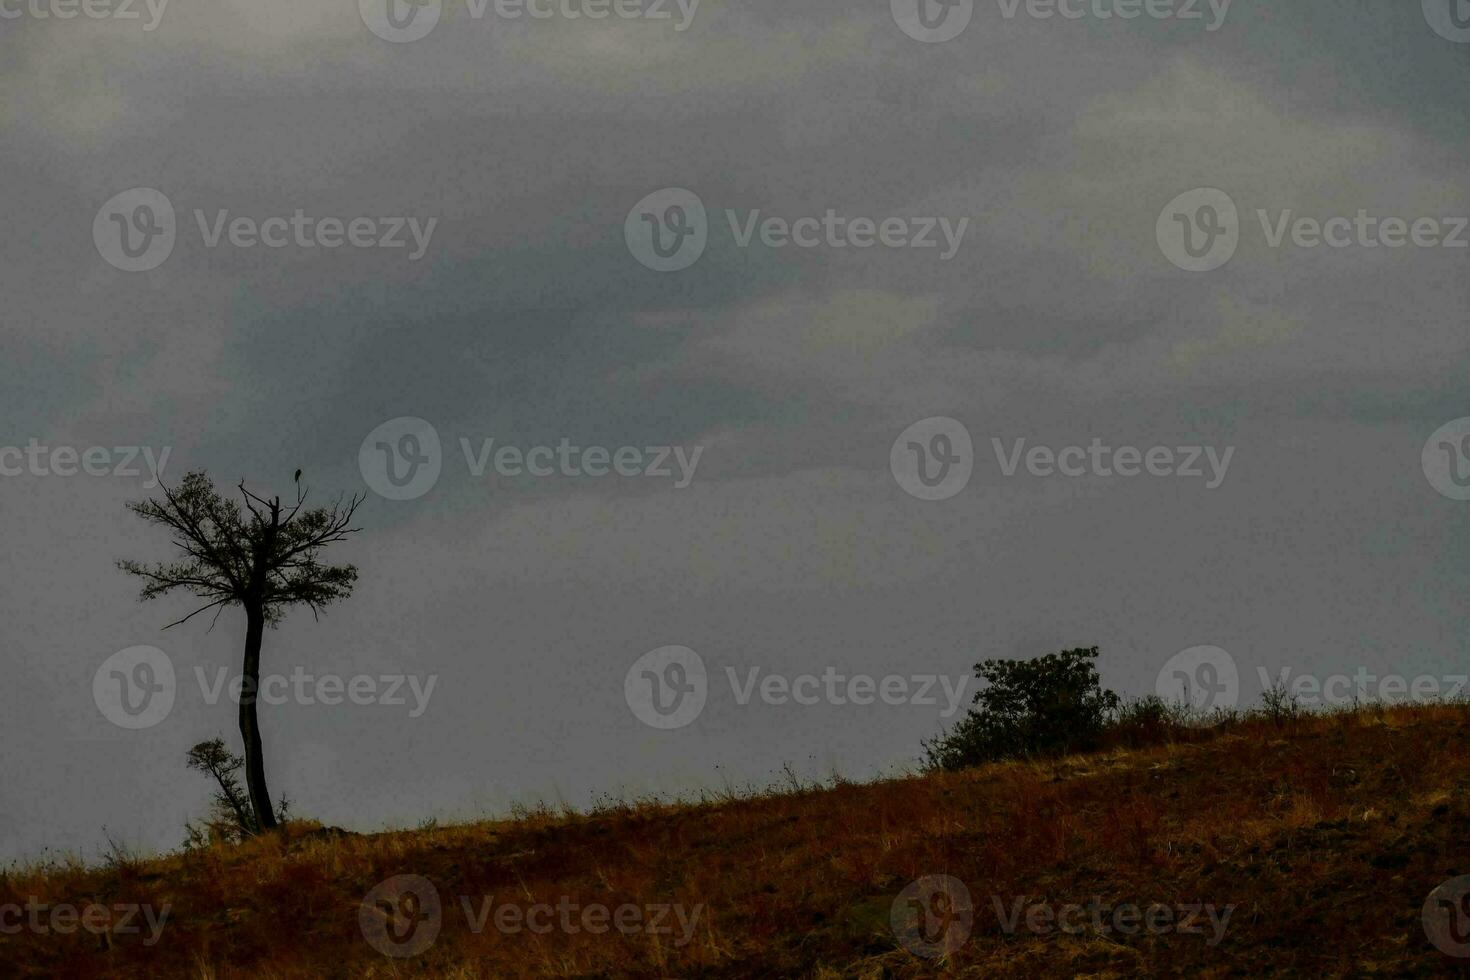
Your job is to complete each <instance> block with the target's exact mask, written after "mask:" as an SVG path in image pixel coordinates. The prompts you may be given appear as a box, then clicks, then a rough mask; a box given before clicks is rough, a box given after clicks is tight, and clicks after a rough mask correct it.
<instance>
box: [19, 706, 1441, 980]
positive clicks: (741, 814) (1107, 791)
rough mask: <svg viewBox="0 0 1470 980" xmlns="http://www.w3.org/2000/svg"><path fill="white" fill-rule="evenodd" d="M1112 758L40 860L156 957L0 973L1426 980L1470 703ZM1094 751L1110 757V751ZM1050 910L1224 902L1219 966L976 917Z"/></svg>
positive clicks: (121, 956)
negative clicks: (908, 930)
mask: <svg viewBox="0 0 1470 980" xmlns="http://www.w3.org/2000/svg"><path fill="white" fill-rule="evenodd" d="M1117 719H1130V720H1129V721H1128V722H1127V724H1123V723H1122V721H1121V720H1119V721H1117V722H1116V723H1115V727H1114V728H1112V729H1111V730H1110V731H1111V732H1112V733H1113V735H1116V736H1117V737H1119V738H1121V739H1124V740H1132V741H1134V742H1139V743H1141V742H1143V740H1144V739H1145V738H1147V737H1149V736H1148V734H1147V733H1150V732H1153V733H1162V734H1163V741H1161V742H1157V743H1154V744H1147V745H1142V744H1141V745H1140V746H1139V747H1135V748H1123V747H1121V746H1117V747H1104V748H1103V749H1101V750H1099V751H1096V752H1093V753H1090V754H1085V755H1064V756H1057V757H1049V758H1041V757H1033V758H1030V759H1025V760H1016V761H1009V762H1000V763H992V764H987V765H982V766H978V767H975V768H971V769H967V770H965V771H963V772H935V773H930V774H928V775H924V776H919V777H913V778H906V779H897V780H889V781H884V782H879V783H869V784H852V783H842V784H835V785H831V786H828V787H824V788H822V789H816V788H813V787H811V786H809V785H808V786H804V787H803V791H802V792H799V793H775V792H772V793H768V794H766V795H762V796H759V797H755V798H745V799H735V800H730V801H727V802H722V803H707V804H703V805H692V804H685V803H674V802H649V801H645V802H641V803H640V802H631V803H628V804H626V805H622V806H613V805H608V806H604V807H603V808H601V809H600V810H599V811H598V812H595V813H590V814H578V813H572V812H569V811H567V810H565V809H564V808H557V809H544V808H543V809H531V810H527V811H525V812H524V813H523V816H522V818H521V819H519V820H516V821H509V822H491V823H481V824H474V825H468V826H456V827H451V826H439V825H435V824H426V825H424V826H423V827H421V828H420V829H418V830H405V831H399V832H390V833H381V834H372V835H363V836H357V835H348V834H343V833H341V832H333V831H327V830H325V829H323V828H319V827H316V826H315V825H312V824H307V823H292V824H289V825H288V826H287V827H286V830H285V832H284V833H283V834H282V835H274V834H272V835H264V836H261V837H256V838H251V839H247V840H245V841H244V842H243V843H240V844H235V845H226V844H223V843H216V844H213V845H210V846H206V847H201V848H197V849H190V850H185V851H182V852H180V853H177V854H173V855H170V856H166V857H161V858H157V859H153V860H146V861H141V862H139V861H137V860H136V859H132V858H130V859H129V860H128V861H126V862H122V863H115V864H112V865H107V866H94V867H83V866H82V865H80V864H78V863H76V862H65V861H62V862H56V861H53V862H51V863H50V864H49V865H47V866H40V867H36V868H17V869H12V870H11V871H10V872H8V873H6V874H4V875H3V876H0V902H22V903H23V902H24V901H26V899H27V897H30V896H34V897H36V898H37V899H39V900H41V901H51V902H59V901H65V900H71V901H77V900H79V899H86V898H89V897H100V899H101V900H104V901H106V902H109V903H111V902H140V903H141V902H151V903H153V904H154V905H155V906H159V905H162V904H164V903H167V904H168V905H169V906H170V909H171V914H170V917H169V920H168V923H167V925H166V926H165V927H164V932H163V939H162V941H161V942H159V943H158V944H157V945H155V946H153V947H144V946H143V945H142V944H141V942H140V937H139V936H136V935H115V936H109V937H107V938H106V939H105V940H104V941H102V942H99V941H98V940H97V938H96V937H94V936H91V935H87V934H76V935H69V936H57V935H49V936H39V935H35V934H32V933H22V934H20V935H3V934H0V962H3V963H4V971H5V973H6V975H7V976H12V975H13V976H20V977H89V976H108V977H115V978H122V980H133V978H145V977H146V978H153V977H193V978H211V980H237V978H239V980H244V978H256V977H269V978H273V980H295V978H307V977H311V978H323V977H325V978H339V977H340V978H349V977H350V978H353V980H357V978H368V980H372V978H404V977H418V976H425V977H448V978H457V980H471V978H478V977H534V976H554V977H589V976H598V977H619V978H635V977H650V976H659V977H707V978H746V977H748V978H756V977H774V976H783V977H800V978H811V980H835V978H854V980H859V978H862V980H870V978H876V977H891V978H901V980H907V978H919V977H933V976H936V975H937V976H950V977H962V978H979V977H1055V976H1073V975H1081V974H1087V975H1098V976H1177V975H1189V976H1220V977H1223V976H1262V975H1271V976H1279V977H1314V978H1315V977H1341V976H1366V975H1377V976H1394V977H1406V976H1422V977H1429V976H1441V975H1446V973H1449V972H1451V971H1452V970H1453V969H1454V967H1455V963H1454V961H1451V960H1448V959H1447V958H1445V957H1444V956H1443V955H1442V954H1440V953H1438V952H1437V951H1435V950H1434V949H1433V947H1432V946H1430V944H1429V942H1428V941H1427V939H1426V938H1425V935H1424V931H1423V928H1422V926H1421V924H1420V908H1421V906H1422V904H1423V902H1424V900H1425V897H1426V895H1427V894H1428V893H1429V891H1430V889H1432V888H1433V887H1435V886H1436V885H1437V884H1439V883H1440V882H1441V881H1443V880H1444V879H1445V878H1447V877H1449V876H1452V875H1455V874H1460V873H1466V872H1467V871H1470V869H1467V868H1466V867H1465V866H1464V865H1463V864H1461V863H1458V861H1459V858H1458V857H1457V855H1459V854H1460V853H1462V850H1463V848H1462V844H1463V841H1464V838H1465V834H1466V832H1467V831H1470V754H1467V753H1465V752H1464V751H1463V746H1464V744H1465V743H1466V740H1467V739H1470V710H1467V708H1466V706H1464V705H1463V704H1456V705H1435V706H1423V707H1384V706H1372V707H1367V708H1362V709H1359V710H1343V711H1338V712H1323V713H1299V714H1296V715H1292V716H1281V717H1280V719H1279V722H1278V720H1276V719H1275V718H1273V717H1272V716H1271V715H1270V713H1269V712H1265V711H1255V712H1240V713H1236V714H1233V715H1228V716H1227V715H1222V716H1219V717H1217V718H1216V720H1215V723H1213V724H1204V723H1200V722H1198V720H1196V723H1195V724H1193V725H1191V726H1188V727H1186V728H1182V729H1179V730H1175V729H1174V728H1173V727H1172V726H1173V722H1172V721H1171V715H1170V714H1169V712H1168V711H1167V710H1165V709H1163V708H1161V707H1160V706H1159V705H1157V704H1153V703H1148V704H1145V705H1142V706H1139V705H1135V706H1133V707H1132V708H1126V707H1125V708H1123V709H1122V710H1121V711H1120V713H1119V714H1118V716H1117ZM1107 737H1110V736H1106V735H1105V739H1104V740H1105V741H1106V739H1107ZM399 874H418V875H423V876H424V877H426V878H428V879H429V880H430V881H432V882H433V883H434V885H435V887H436V888H437V889H438V891H439V894H440V897H441V899H442V902H443V921H442V930H441V931H440V933H439V935H438V937H437V939H436V941H435V942H434V943H433V945H432V946H430V947H429V948H427V949H426V950H424V951H423V952H422V953H420V954H419V955H418V956H416V957H414V958H412V959H405V960H392V959H388V958H386V957H384V956H382V955H381V954H380V953H378V952H376V951H375V950H374V949H372V948H371V947H370V946H369V945H368V944H367V943H366V942H365V941H364V939H363V935H362V933H361V931H360V928H359V923H358V910H359V906H360V904H361V903H362V901H363V898H364V896H365V895H366V894H367V893H368V891H369V890H370V889H372V888H373V887H374V886H375V885H377V884H378V883H379V882H381V881H383V880H385V879H387V878H389V877H391V876H394V875H399ZM931 874H947V875H952V876H954V877H956V878H958V879H960V880H961V881H964V882H965V883H966V884H967V885H968V887H969V889H970V891H971V895H972V898H973V902H974V909H975V916H974V928H973V931H972V933H971V935H970V937H969V939H968V941H967V942H966V943H965V944H964V945H963V946H962V947H961V948H960V949H959V950H958V951H957V952H955V953H954V955H953V956H952V957H951V958H950V959H948V960H947V961H945V962H943V963H938V964H936V963H934V962H930V961H926V960H922V959H919V958H917V957H915V956H913V955H912V954H911V953H909V952H908V951H907V950H905V949H903V948H902V947H901V946H900V945H899V943H898V942H897V940H896V939H895V938H894V936H893V933H892V930H891V928H890V926H889V921H888V917H889V911H890V908H891V906H892V903H893V901H894V899H895V897H896V896H897V895H898V893H899V892H900V891H901V890H902V889H903V888H904V887H905V886H906V885H907V884H908V883H909V882H911V881H913V880H915V879H917V878H919V877H921V876H925V875H931ZM461 896H470V897H471V901H472V903H473V902H478V901H480V900H481V898H482V897H484V896H496V899H497V901H498V902H499V901H511V900H513V901H517V902H527V903H528V902H531V901H540V902H550V903H556V902H557V901H559V900H560V899H561V898H562V897H567V898H569V899H570V900H571V901H574V902H579V903H592V902H601V903H604V904H607V905H618V904H620V903H623V902H628V903H635V904H642V903H654V902H667V903H682V904H684V905H686V906H691V907H692V906H694V905H696V904H703V906H704V909H705V912H704V914H703V916H702V917H701V918H700V920H699V928H698V930H697V931H696V932H695V934H694V936H693V938H692V941H690V942H689V943H687V944H685V945H675V944H674V943H673V942H671V937H669V936H666V935H648V934H643V933H639V934H633V935H624V934H619V933H618V932H616V931H610V932H608V933H604V934H592V933H589V932H586V931H581V932H577V933H573V934H567V933H565V932H562V931H560V930H556V931H553V932H552V933H550V934H544V935H542V934H534V933H531V932H529V931H522V932H519V933H516V934H508V933H504V932H501V931H498V930H497V929H496V928H495V926H494V925H493V923H492V924H490V925H488V926H487V927H486V928H484V929H482V930H481V931H479V932H475V931H473V930H472V929H471V928H470V927H469V925H468V922H467V919H466V916H465V914H464V912H463V907H462V905H461V901H460V897H461ZM1018 896H1031V897H1033V898H1036V897H1040V896H1044V897H1046V898H1047V899H1048V900H1051V901H1057V902H1066V901H1076V902H1083V903H1085V902H1087V901H1089V900H1091V899H1092V897H1093V896H1100V897H1101V898H1102V900H1104V901H1107V902H1121V901H1128V902H1137V903H1145V904H1146V903H1149V902H1153V901H1158V902H1165V903H1168V902H1182V903H1191V902H1210V903H1214V904H1216V905H1220V906H1224V905H1234V906H1235V908H1236V911H1235V914H1234V916H1233V917H1232V918H1231V920H1230V924H1229V928H1228V931H1227V932H1226V934H1225V936H1224V939H1223V941H1222V942H1221V943H1220V944H1219V945H1218V946H1213V947H1212V946H1207V945H1206V943H1205V941H1204V937H1203V936H1199V935H1178V934H1176V935H1165V936H1147V935H1134V936H1129V935H1121V934H1114V935H1110V936H1105V937H1104V936H1098V935H1093V934H1090V933H1088V932H1086V931H1084V932H1082V933H1080V934H1077V935H1065V934H1059V933H1055V932H1053V933H1050V934H1044V935H1038V934H1033V933H1030V932H1027V931H1025V930H1022V931H1019V932H1017V933H1015V934H1014V935H1007V934H1006V933H1005V932H1004V931H1003V930H1002V929H1001V927H1000V925H999V922H998V920H997V915H996V911H995V907H994V901H995V900H996V899H997V898H998V899H999V900H1000V901H1001V902H1002V903H1003V904H1008V903H1010V902H1012V901H1013V900H1014V899H1015V898H1016V897H1018Z"/></svg>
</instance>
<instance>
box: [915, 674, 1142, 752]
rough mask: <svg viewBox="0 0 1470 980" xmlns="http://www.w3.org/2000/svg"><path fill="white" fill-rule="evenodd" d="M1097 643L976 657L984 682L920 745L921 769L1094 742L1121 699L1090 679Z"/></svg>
mask: <svg viewBox="0 0 1470 980" xmlns="http://www.w3.org/2000/svg"><path fill="white" fill-rule="evenodd" d="M1097 657H1098V649H1097V647H1079V648H1078V649H1075V650H1063V651H1061V652H1060V653H1051V654H1047V655H1046V656H1044V657H1039V658H1037V659H1035V660H984V661H981V662H980V663H978V664H976V665H975V674H976V676H978V677H979V678H981V679H982V680H984V681H986V682H987V686H986V687H984V688H983V689H982V690H980V691H979V692H978V693H977V694H976V695H975V704H976V706H977V707H975V708H972V709H971V710H970V713H969V714H968V715H967V716H965V718H963V719H961V721H960V722H959V724H958V725H956V726H955V728H954V730H953V731H949V732H942V733H941V734H940V735H939V737H938V738H935V739H934V740H933V741H930V742H925V743H924V752H925V761H924V765H925V767H926V768H927V769H930V770H936V769H942V770H956V769H964V768H967V767H969V766H976V765H980V764H981V763H984V762H993V761H996V760H998V759H1012V758H1020V757H1026V756H1039V755H1063V754H1066V753H1070V752H1085V751H1088V750H1089V749H1093V748H1096V747H1097V746H1098V743H1099V741H1100V739H1101V736H1102V733H1103V730H1104V728H1105V726H1106V725H1107V723H1108V719H1109V717H1110V716H1111V715H1112V714H1113V713H1115V712H1116V711H1118V709H1119V708H1120V707H1121V704H1122V702H1121V701H1120V700H1119V698H1118V696H1117V695H1116V694H1114V693H1113V692H1112V691H1106V690H1103V689H1102V687H1101V685H1100V684H1099V681H1098V674H1097V667H1096V665H1095V664H1094V663H1093V661H1095V660H1096V659H1097Z"/></svg>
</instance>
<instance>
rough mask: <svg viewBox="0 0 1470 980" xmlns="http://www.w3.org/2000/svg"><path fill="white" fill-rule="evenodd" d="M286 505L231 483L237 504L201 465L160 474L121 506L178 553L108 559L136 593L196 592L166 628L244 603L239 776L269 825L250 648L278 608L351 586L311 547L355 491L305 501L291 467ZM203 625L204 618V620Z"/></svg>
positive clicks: (356, 500) (342, 570)
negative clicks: (194, 604) (292, 487)
mask: <svg viewBox="0 0 1470 980" xmlns="http://www.w3.org/2000/svg"><path fill="white" fill-rule="evenodd" d="M296 484H297V485H296V500H295V503H294V504H291V505H289V507H288V506H283V505H282V503H281V498H280V497H279V496H277V497H272V498H270V499H265V498H262V497H259V496H257V495H255V494H253V493H251V492H250V491H249V490H247V489H245V483H244V481H241V482H240V484H239V486H238V489H239V491H240V496H241V501H242V503H243V504H244V509H243V510H242V509H241V506H240V504H239V503H236V502H235V501H234V500H230V499H228V498H226V497H224V496H223V495H222V494H220V492H219V491H218V490H216V489H215V486H214V483H213V481H211V480H210V478H209V476H208V474H206V473H204V472H202V471H195V472H191V473H189V474H188V475H186V476H185V477H184V479H183V480H182V481H181V482H180V483H179V485H178V486H177V487H174V488H172V489H170V488H169V487H168V486H167V485H166V484H163V483H162V482H160V484H159V489H160V490H161V491H162V494H163V496H162V497H161V498H150V499H148V500H142V501H133V502H130V503H129V504H128V509H129V510H130V511H132V512H133V513H134V514H137V515H138V516H139V517H141V518H143V520H145V521H147V522H148V523H150V524H156V525H158V526H160V527H164V528H167V529H168V530H169V531H170V532H171V533H172V535H173V544H174V547H175V548H177V549H178V550H179V551H180V552H182V553H183V557H182V558H181V559H179V560H177V561H173V562H154V563H142V562H136V561H119V562H118V563H117V567H118V568H120V569H122V570H123V571H124V572H127V573H128V574H130V575H136V576H138V577H139V578H141V579H143V581H144V585H143V589H142V592H141V593H140V594H139V598H140V599H141V600H144V601H146V600H149V599H156V598H158V597H160V596H163V595H167V594H168V593H170V592H173V591H174V590H176V589H183V590H185V591H187V592H190V593H192V594H193V595H195V596H196V597H198V598H200V599H202V600H205V603H204V605H202V606H200V607H199V608H198V609H195V610H194V611H193V612H191V613H189V615H187V616H185V617H184V618H183V619H179V620H176V621H174V622H172V623H169V624H168V626H165V627H164V629H171V628H172V627H174V626H178V625H180V624H181V623H186V622H188V621H189V620H191V619H193V618H194V617H195V616H197V615H199V614H200V613H202V612H205V611H207V610H210V609H214V610H215V619H216V620H218V619H219V613H220V612H221V611H223V610H224V608H225V607H227V606H240V607H241V608H242V609H244V610H245V659H244V668H243V670H242V672H241V678H242V686H241V691H240V737H241V738H242V739H243V741H244V743H245V785H246V789H247V792H248V793H249V796H250V808H251V810H252V811H253V812H254V814H255V816H256V819H257V821H258V823H259V825H260V828H261V829H262V830H270V829H273V828H274V827H275V826H276V811H275V808H274V807H272V806H271V798H270V793H269V792H268V791H267V789H266V783H265V762H264V759H263V757H262V752H261V740H260V724H259V722H258V720H257V719H256V712H255V702H256V695H257V693H258V691H259V689H260V648H261V643H262V641H263V639H264V636H265V628H266V627H267V626H270V627H272V628H274V627H275V626H277V625H279V623H280V621H281V619H282V617H283V616H284V615H285V612H286V610H287V609H288V608H289V607H291V606H294V605H304V606H306V607H308V608H309V609H311V611H312V615H313V616H316V615H319V614H320V612H321V610H322V608H323V607H325V606H327V605H329V604H330V603H332V602H335V601H336V600H338V599H345V598H347V597H348V596H349V595H351V594H352V587H353V585H354V584H355V583H356V582H357V569H356V567H354V566H352V565H324V564H322V563H321V562H320V561H319V560H318V554H319V552H320V551H321V549H323V548H325V547H326V546H327V545H330V544H335V543H337V542H339V541H342V540H343V539H344V538H346V536H347V535H349V534H352V533H354V532H355V531H357V530H359V529H358V528H355V527H351V526H349V525H351V523H352V518H353V515H354V514H355V513H356V512H357V508H358V507H359V506H360V505H361V504H362V501H363V498H362V497H360V496H353V497H352V498H351V500H347V501H344V500H343V498H342V497H340V496H339V497H338V498H337V500H336V501H335V502H333V503H332V504H331V506H329V507H316V508H311V509H306V508H305V502H306V493H307V491H306V489H305V488H304V487H302V486H301V484H300V476H299V471H298V476H297V481H296ZM211 628H213V626H211Z"/></svg>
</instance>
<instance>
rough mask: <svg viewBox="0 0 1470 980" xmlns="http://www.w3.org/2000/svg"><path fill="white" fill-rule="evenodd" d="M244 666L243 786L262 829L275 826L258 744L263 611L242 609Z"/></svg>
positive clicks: (242, 714)
mask: <svg viewBox="0 0 1470 980" xmlns="http://www.w3.org/2000/svg"><path fill="white" fill-rule="evenodd" d="M245 619H246V626H245V669H244V672H243V675H242V686H241V688H240V737H241V738H242V739H243V740H244V742H245V786H246V789H247V790H248V791H249V793H250V808H251V809H252V810H254V811H255V820H256V823H257V824H258V825H259V827H260V829H261V830H274V829H275V828H276V811H275V807H273V806H272V805H271V795H270V791H269V790H267V789H266V788H265V758H264V754H263V752H262V750H261V745H260V722H259V721H257V720H256V717H255V702H256V698H257V696H258V695H259V693H260V645H261V642H262V640H263V639H264V638H265V611H264V610H263V609H250V608H247V609H246V610H245Z"/></svg>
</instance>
